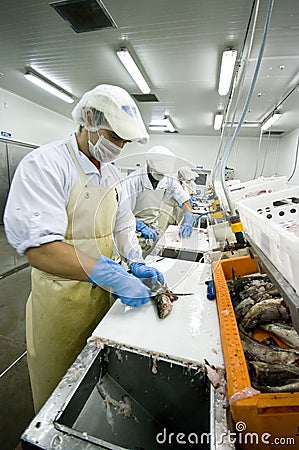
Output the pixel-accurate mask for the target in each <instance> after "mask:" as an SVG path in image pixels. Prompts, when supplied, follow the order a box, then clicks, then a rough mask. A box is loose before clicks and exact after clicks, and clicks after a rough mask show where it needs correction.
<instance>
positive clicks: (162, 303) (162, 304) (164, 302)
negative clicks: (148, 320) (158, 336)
mask: <svg viewBox="0 0 299 450" xmlns="http://www.w3.org/2000/svg"><path fill="white" fill-rule="evenodd" d="M152 300H153V301H154V303H155V304H156V306H157V312H158V316H159V318H160V319H164V317H166V316H168V314H169V313H170V312H171V310H172V301H171V300H170V297H169V296H168V295H167V294H166V293H162V294H157V295H155V296H154V297H152Z"/></svg>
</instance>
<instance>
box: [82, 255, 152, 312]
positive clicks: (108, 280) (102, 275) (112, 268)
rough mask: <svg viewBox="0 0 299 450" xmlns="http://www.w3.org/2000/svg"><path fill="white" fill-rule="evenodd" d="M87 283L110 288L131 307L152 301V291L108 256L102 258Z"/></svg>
mask: <svg viewBox="0 0 299 450" xmlns="http://www.w3.org/2000/svg"><path fill="white" fill-rule="evenodd" d="M87 281H89V282H90V283H95V284H97V285H98V286H101V287H103V288H105V287H107V288H109V287H110V288H111V289H112V290H113V292H114V293H115V294H116V295H117V297H119V298H120V301H121V302H122V303H124V304H126V305H129V306H136V307H138V306H141V305H142V304H143V303H147V302H149V300H150V294H151V291H150V289H149V288H148V287H146V286H145V285H144V284H143V283H142V282H141V281H140V280H139V279H138V278H136V277H134V276H133V275H131V274H129V273H128V272H127V271H126V270H125V269H124V268H123V267H122V266H121V265H120V264H117V263H116V262H115V261H112V260H111V259H109V258H106V256H100V258H99V259H98V260H97V262H96V265H95V266H94V268H93V270H92V272H91V274H90V276H89V278H88V280H87Z"/></svg>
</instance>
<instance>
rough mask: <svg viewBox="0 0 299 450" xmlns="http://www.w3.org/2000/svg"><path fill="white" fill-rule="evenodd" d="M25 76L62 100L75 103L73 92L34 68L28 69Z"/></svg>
mask: <svg viewBox="0 0 299 450" xmlns="http://www.w3.org/2000/svg"><path fill="white" fill-rule="evenodd" d="M24 77H25V78H26V80H28V81H30V82H31V83H33V84H35V85H37V86H39V87H40V88H42V89H44V90H45V91H47V92H50V94H53V95H55V96H56V97H59V98H60V99H61V100H64V101H65V102H67V103H74V98H73V97H72V95H71V94H69V93H68V92H66V91H65V90H64V89H62V88H61V87H60V86H58V85H57V84H55V83H53V82H52V81H50V80H48V79H47V78H45V77H44V76H43V75H40V74H39V73H37V72H36V71H35V70H33V69H31V68H28V69H26V73H25V74H24Z"/></svg>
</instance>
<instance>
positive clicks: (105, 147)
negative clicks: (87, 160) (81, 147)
mask: <svg viewBox="0 0 299 450" xmlns="http://www.w3.org/2000/svg"><path fill="white" fill-rule="evenodd" d="M88 134H89V133H88ZM88 150H89V152H90V154H91V155H92V156H93V157H94V158H95V159H97V160H98V161H100V162H102V163H108V162H111V161H114V160H115V159H116V158H117V157H118V156H119V155H120V152H121V150H122V149H121V147H119V146H118V145H115V144H113V142H110V141H109V139H106V138H105V137H104V136H102V135H99V139H98V140H97V142H96V143H95V144H93V143H92V142H91V141H90V139H89V140H88Z"/></svg>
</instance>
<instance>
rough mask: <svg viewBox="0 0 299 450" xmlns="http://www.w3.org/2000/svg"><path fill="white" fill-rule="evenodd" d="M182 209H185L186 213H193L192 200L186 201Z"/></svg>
mask: <svg viewBox="0 0 299 450" xmlns="http://www.w3.org/2000/svg"><path fill="white" fill-rule="evenodd" d="M182 208H183V211H184V212H192V207H191V204H190V200H187V201H185V202H184V203H183V204H182Z"/></svg>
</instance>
